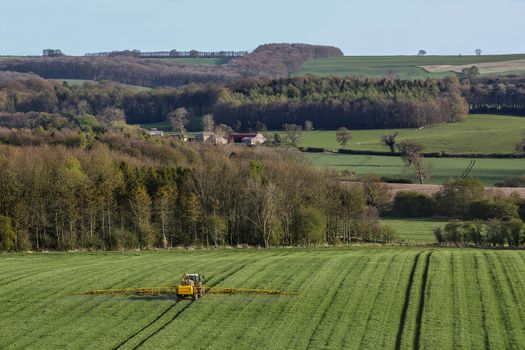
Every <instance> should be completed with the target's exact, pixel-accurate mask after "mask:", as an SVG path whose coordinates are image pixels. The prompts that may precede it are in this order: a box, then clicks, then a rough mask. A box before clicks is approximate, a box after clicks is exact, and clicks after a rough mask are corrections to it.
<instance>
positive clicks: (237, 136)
mask: <svg viewBox="0 0 525 350" xmlns="http://www.w3.org/2000/svg"><path fill="white" fill-rule="evenodd" d="M255 136H257V134H256V133H249V132H232V133H230V136H229V137H228V141H229V142H230V143H242V140H243V139H244V138H247V137H255Z"/></svg>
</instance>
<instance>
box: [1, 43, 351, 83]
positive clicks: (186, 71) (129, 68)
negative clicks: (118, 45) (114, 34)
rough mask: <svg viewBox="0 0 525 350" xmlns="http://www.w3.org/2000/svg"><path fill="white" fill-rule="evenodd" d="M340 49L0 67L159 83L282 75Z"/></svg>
mask: <svg viewBox="0 0 525 350" xmlns="http://www.w3.org/2000/svg"><path fill="white" fill-rule="evenodd" d="M342 55H343V53H342V52H341V50H339V49H338V48H335V47H330V46H319V45H306V44H269V45H261V46H259V47H258V48H257V49H256V50H255V51H254V52H252V53H251V54H248V55H245V56H243V57H239V58H235V59H232V60H231V61H229V62H228V63H226V64H223V65H217V66H213V65H209V66H208V65H190V64H182V63H179V62H177V61H175V60H156V59H146V58H137V57H133V56H134V55H133V54H132V52H130V55H115V56H114V57H68V56H64V57H43V58H23V59H8V60H2V61H1V62H0V71H12V72H20V73H29V72H32V73H35V74H38V75H39V76H41V77H43V78H46V79H86V80H112V81H116V82H120V83H123V84H131V85H140V86H148V87H164V86H180V85H185V84H189V83H213V82H233V81H236V80H240V79H245V78H247V77H267V78H274V77H286V76H288V75H289V74H292V73H295V72H297V71H298V70H299V69H300V68H301V67H302V66H303V64H304V63H305V62H306V61H307V60H309V59H313V58H326V57H332V56H342Z"/></svg>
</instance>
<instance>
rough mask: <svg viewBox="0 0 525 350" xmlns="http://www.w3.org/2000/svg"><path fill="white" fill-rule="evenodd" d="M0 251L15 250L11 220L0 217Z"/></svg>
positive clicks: (14, 236)
mask: <svg viewBox="0 0 525 350" xmlns="http://www.w3.org/2000/svg"><path fill="white" fill-rule="evenodd" d="M0 250H4V251H13V250H16V233H15V230H14V229H13V225H12V223H11V218H8V217H6V216H0Z"/></svg>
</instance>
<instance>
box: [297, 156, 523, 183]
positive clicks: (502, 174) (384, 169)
mask: <svg viewBox="0 0 525 350" xmlns="http://www.w3.org/2000/svg"><path fill="white" fill-rule="evenodd" d="M304 155H305V157H306V158H308V159H309V160H310V161H311V162H312V164H314V165H316V166H318V167H323V168H328V169H332V170H338V171H341V170H348V171H351V172H354V173H355V174H356V175H357V176H364V175H368V174H375V175H378V176H386V177H390V178H405V179H412V180H414V181H416V178H415V177H414V175H413V174H412V172H411V171H409V170H408V169H407V168H406V167H405V166H404V164H403V162H402V161H401V158H399V157H389V156H362V155H348V154H324V153H304ZM471 161H475V162H476V163H475V165H474V168H473V169H472V172H470V175H469V176H471V177H476V178H479V179H480V180H481V181H482V182H483V183H484V184H485V185H487V186H492V185H494V184H495V183H496V182H498V181H502V180H504V179H507V178H517V177H521V176H523V175H525V160H524V159H465V158H425V163H426V164H428V165H430V167H431V172H430V174H431V178H430V180H429V181H427V182H428V183H432V184H442V183H444V182H445V181H447V179H449V178H456V179H457V178H459V177H461V175H462V174H463V172H464V171H465V169H467V167H468V165H469V163H470V162H471Z"/></svg>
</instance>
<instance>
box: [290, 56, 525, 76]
mask: <svg viewBox="0 0 525 350" xmlns="http://www.w3.org/2000/svg"><path fill="white" fill-rule="evenodd" d="M524 58H525V55H492V56H470V55H467V56H461V57H460V56H424V57H420V56H345V57H331V58H324V59H315V60H310V61H308V62H306V64H305V65H304V67H303V69H302V70H301V71H300V72H298V73H296V76H304V75H307V74H311V75H315V76H340V77H345V76H358V77H384V76H392V77H399V78H401V79H424V78H440V77H444V76H448V75H453V74H454V73H453V72H451V71H446V72H436V73H429V72H427V71H425V70H424V69H423V68H420V67H421V66H433V65H474V64H480V63H487V62H504V61H512V60H519V59H524ZM501 73H505V72H501Z"/></svg>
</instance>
